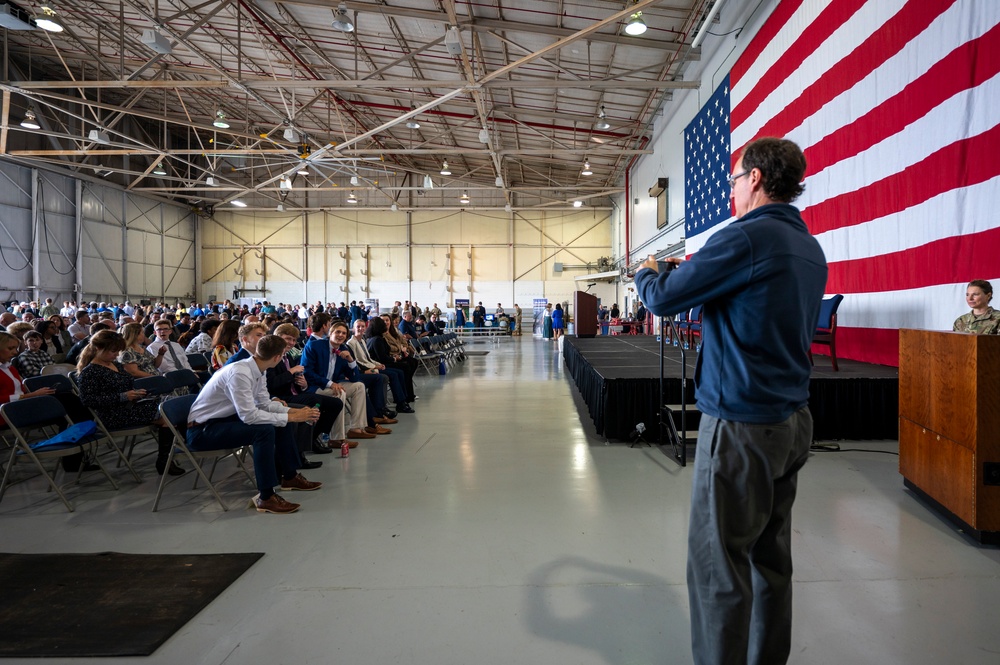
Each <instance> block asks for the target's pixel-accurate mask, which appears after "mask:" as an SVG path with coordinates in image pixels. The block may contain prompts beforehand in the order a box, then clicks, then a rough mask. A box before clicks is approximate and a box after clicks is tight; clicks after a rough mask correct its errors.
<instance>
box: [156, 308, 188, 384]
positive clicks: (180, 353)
mask: <svg viewBox="0 0 1000 665" xmlns="http://www.w3.org/2000/svg"><path fill="white" fill-rule="evenodd" d="M173 331H174V327H173V326H172V325H170V321H169V320H167V319H160V320H159V321H157V322H156V323H155V324H153V332H154V334H155V335H156V339H155V340H153V341H152V342H150V344H149V346H147V347H146V350H147V351H149V353H151V354H152V355H153V356H161V357H162V358H163V360H162V361H161V362H160V366H159V367H158V368H157V369H159V371H160V374H166V373H167V372H172V371H174V370H175V369H191V363H189V362H188V359H187V352H186V351H185V350H184V347H183V346H181V345H180V344H178V343H177V342H171V341H170V334H171V333H172V332H173Z"/></svg>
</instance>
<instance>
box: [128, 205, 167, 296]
mask: <svg viewBox="0 0 1000 665" xmlns="http://www.w3.org/2000/svg"><path fill="white" fill-rule="evenodd" d="M122 217H123V218H125V217H126V215H124V214H122ZM164 226H165V224H164V220H163V204H162V203H161V204H160V293H161V294H162V295H161V296H160V300H161V301H163V302H164V303H166V302H167V241H166V238H164ZM127 228H128V224H127V223H126V225H125V228H124V229H122V236H123V237H124V236H127V235H128V233H127V232H126V229H127ZM126 242H127V241H126ZM123 256H124V255H123Z"/></svg>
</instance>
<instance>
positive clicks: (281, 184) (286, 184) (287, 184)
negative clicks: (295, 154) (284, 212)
mask: <svg viewBox="0 0 1000 665" xmlns="http://www.w3.org/2000/svg"><path fill="white" fill-rule="evenodd" d="M291 188H292V181H291V180H289V179H288V177H287V176H281V180H279V181H278V189H291Z"/></svg>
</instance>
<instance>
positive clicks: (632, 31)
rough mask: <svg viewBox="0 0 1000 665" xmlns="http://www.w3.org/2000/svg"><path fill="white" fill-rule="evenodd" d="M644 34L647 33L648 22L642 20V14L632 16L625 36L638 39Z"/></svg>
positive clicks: (627, 24) (626, 27) (626, 25)
mask: <svg viewBox="0 0 1000 665" xmlns="http://www.w3.org/2000/svg"><path fill="white" fill-rule="evenodd" d="M644 32H646V22H645V21H643V20H642V12H636V13H634V14H632V16H630V17H629V19H628V23H626V24H625V34H626V35H631V36H633V37H638V36H639V35H641V34H643V33H644Z"/></svg>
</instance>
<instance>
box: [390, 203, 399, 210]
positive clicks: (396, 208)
mask: <svg viewBox="0 0 1000 665" xmlns="http://www.w3.org/2000/svg"><path fill="white" fill-rule="evenodd" d="M389 209H390V210H392V211H393V212H396V211H397V210H399V206H398V205H396V204H395V203H393V204H392V205H391V206H389Z"/></svg>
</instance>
